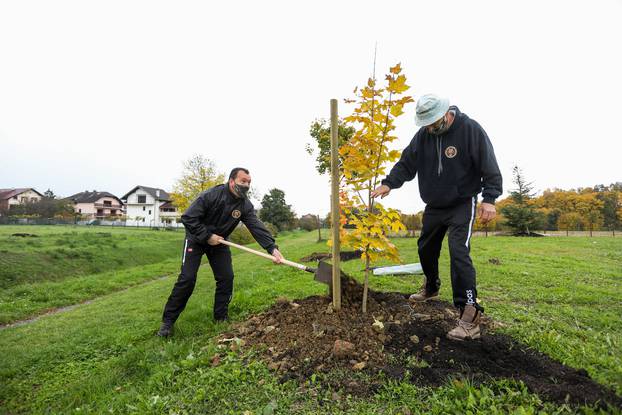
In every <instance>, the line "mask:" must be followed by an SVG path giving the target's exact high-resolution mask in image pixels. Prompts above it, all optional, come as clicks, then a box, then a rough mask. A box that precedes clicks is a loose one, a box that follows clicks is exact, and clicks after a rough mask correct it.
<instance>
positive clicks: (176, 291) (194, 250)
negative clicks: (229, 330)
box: [162, 239, 233, 323]
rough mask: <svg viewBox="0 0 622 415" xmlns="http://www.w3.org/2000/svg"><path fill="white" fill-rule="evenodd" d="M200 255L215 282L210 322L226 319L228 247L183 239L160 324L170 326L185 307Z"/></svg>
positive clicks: (229, 291) (230, 272)
mask: <svg viewBox="0 0 622 415" xmlns="http://www.w3.org/2000/svg"><path fill="white" fill-rule="evenodd" d="M203 255H206V256H207V259H208V260H209V264H210V266H211V267H212V271H213V273H214V279H215V280H216V292H215V294H214V319H216V320H222V319H224V318H226V317H227V312H228V310H229V302H230V301H231V296H232V294H233V264H232V262H231V251H230V250H229V247H228V246H226V245H214V246H211V245H202V244H198V243H196V242H193V241H190V240H188V239H186V240H185V242H184V253H183V256H182V260H181V272H180V274H179V277H178V278H177V282H176V283H175V286H174V287H173V291H172V292H171V295H170V296H169V297H168V301H167V302H166V305H165V306H164V313H163V315H162V321H164V322H169V323H174V322H175V321H176V320H177V318H178V317H179V315H180V314H181V312H182V311H183V310H184V308H185V307H186V303H187V302H188V299H189V298H190V296H191V295H192V291H193V290H194V286H195V284H196V282H197V272H198V271H199V266H200V265H201V258H202V257H203Z"/></svg>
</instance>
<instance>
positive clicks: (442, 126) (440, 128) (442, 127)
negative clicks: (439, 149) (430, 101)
mask: <svg viewBox="0 0 622 415" xmlns="http://www.w3.org/2000/svg"><path fill="white" fill-rule="evenodd" d="M446 127H447V118H446V117H443V118H442V120H441V122H440V124H439V125H437V126H436V127H430V128H429V129H428V131H429V132H430V134H434V135H439V134H442V133H444V132H445V128H446Z"/></svg>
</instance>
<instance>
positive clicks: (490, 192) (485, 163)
mask: <svg viewBox="0 0 622 415" xmlns="http://www.w3.org/2000/svg"><path fill="white" fill-rule="evenodd" d="M475 127H476V129H475V134H474V135H475V137H476V141H475V147H476V148H475V150H476V151H474V152H473V156H474V158H475V159H476V165H477V166H479V169H480V174H481V177H482V197H483V202H484V203H491V204H494V203H495V200H496V199H497V198H498V197H499V196H501V193H503V178H502V177H501V171H500V170H499V165H498V164H497V158H496V157H495V151H494V149H493V147H492V143H491V142H490V139H489V138H488V134H486V131H484V129H483V128H482V127H481V126H480V125H479V124H477V123H475Z"/></svg>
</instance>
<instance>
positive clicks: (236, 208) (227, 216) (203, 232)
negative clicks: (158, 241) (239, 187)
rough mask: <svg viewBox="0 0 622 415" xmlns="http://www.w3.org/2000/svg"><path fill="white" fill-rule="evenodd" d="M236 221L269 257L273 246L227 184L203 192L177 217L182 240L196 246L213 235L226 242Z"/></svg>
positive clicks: (246, 205) (251, 209) (250, 207)
mask: <svg viewBox="0 0 622 415" xmlns="http://www.w3.org/2000/svg"><path fill="white" fill-rule="evenodd" d="M240 221H242V222H244V225H246V227H247V228H248V230H249V231H250V232H251V234H252V235H253V238H255V240H256V241H257V242H258V243H259V245H261V246H262V248H264V249H265V250H266V251H268V252H269V253H270V254H272V251H273V250H274V249H275V248H277V245H276V243H275V241H274V238H273V237H272V235H271V234H270V232H269V231H268V230H267V229H266V227H265V226H264V224H263V223H262V222H261V221H260V220H259V219H258V218H257V215H255V208H254V207H253V204H252V203H251V202H250V201H249V200H248V199H240V198H237V197H236V196H234V195H233V194H232V193H231V191H230V190H229V185H228V184H221V185H218V186H214V187H212V188H211V189H208V190H206V191H204V192H203V193H201V194H200V195H199V196H198V197H197V198H196V200H195V201H194V202H192V204H191V205H190V207H189V208H188V209H187V210H186V211H185V212H184V214H183V215H181V222H182V223H183V224H184V227H185V228H186V237H187V238H188V239H190V240H191V241H194V242H197V243H200V244H207V240H208V239H209V238H210V236H212V234H214V233H215V234H216V235H220V236H222V237H223V238H227V237H228V236H229V235H230V234H231V232H233V230H234V229H235V227H236V226H238V224H239V223H240Z"/></svg>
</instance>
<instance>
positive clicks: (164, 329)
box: [157, 321, 173, 337]
mask: <svg viewBox="0 0 622 415" xmlns="http://www.w3.org/2000/svg"><path fill="white" fill-rule="evenodd" d="M157 335H158V336H160V337H171V336H172V335H173V323H169V322H166V321H163V322H162V325H161V326H160V330H158V334H157Z"/></svg>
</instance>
